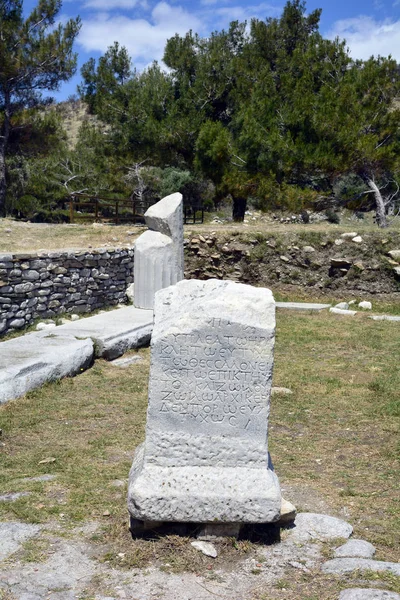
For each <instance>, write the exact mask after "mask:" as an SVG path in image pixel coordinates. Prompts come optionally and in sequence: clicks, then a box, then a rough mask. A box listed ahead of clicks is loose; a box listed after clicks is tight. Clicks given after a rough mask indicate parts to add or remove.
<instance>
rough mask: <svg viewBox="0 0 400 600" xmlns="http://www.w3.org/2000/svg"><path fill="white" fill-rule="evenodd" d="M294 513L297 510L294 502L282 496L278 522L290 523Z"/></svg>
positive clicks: (294, 516)
mask: <svg viewBox="0 0 400 600" xmlns="http://www.w3.org/2000/svg"><path fill="white" fill-rule="evenodd" d="M296 513H297V511H296V507H295V506H294V504H292V503H291V502H289V501H288V500H285V498H283V497H282V502H281V516H280V519H279V523H290V522H292V521H294V520H295V518H296Z"/></svg>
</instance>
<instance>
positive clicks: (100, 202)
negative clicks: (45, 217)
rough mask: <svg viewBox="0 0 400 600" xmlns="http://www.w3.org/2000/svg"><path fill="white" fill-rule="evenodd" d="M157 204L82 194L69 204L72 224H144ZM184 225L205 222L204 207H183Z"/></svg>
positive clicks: (187, 205) (147, 201) (73, 198)
mask: <svg viewBox="0 0 400 600" xmlns="http://www.w3.org/2000/svg"><path fill="white" fill-rule="evenodd" d="M153 204H155V202H154V201H149V200H136V199H135V200H130V199H120V200H110V199H109V198H100V197H98V196H96V197H94V196H88V195H85V194H80V195H79V196H73V197H72V199H71V200H70V202H69V219H70V223H77V222H100V223H115V225H119V224H120V223H134V224H139V223H144V213H145V212H146V210H147V209H148V208H149V207H150V206H152V205H153ZM183 215H184V223H185V225H186V224H198V223H203V222H204V209H203V207H202V206H200V207H193V206H191V205H189V204H184V205H183Z"/></svg>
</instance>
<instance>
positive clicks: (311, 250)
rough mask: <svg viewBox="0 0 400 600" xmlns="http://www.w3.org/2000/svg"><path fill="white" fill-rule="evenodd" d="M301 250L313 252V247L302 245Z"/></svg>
mask: <svg viewBox="0 0 400 600" xmlns="http://www.w3.org/2000/svg"><path fill="white" fill-rule="evenodd" d="M303 252H307V253H310V252H315V248H313V247H312V246H304V248H303Z"/></svg>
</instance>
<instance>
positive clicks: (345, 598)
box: [339, 588, 400, 600]
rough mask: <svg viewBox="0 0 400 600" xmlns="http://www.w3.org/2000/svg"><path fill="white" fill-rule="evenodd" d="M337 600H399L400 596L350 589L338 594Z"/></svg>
mask: <svg viewBox="0 0 400 600" xmlns="http://www.w3.org/2000/svg"><path fill="white" fill-rule="evenodd" d="M339 600H400V595H399V594H396V592H389V591H386V590H372V589H368V588H367V589H364V588H351V589H348V590H343V591H342V592H340V596H339Z"/></svg>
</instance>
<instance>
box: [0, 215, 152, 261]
mask: <svg viewBox="0 0 400 600" xmlns="http://www.w3.org/2000/svg"><path fill="white" fill-rule="evenodd" d="M144 230H145V228H144V227H141V226H137V225H133V224H132V223H131V224H129V225H118V226H115V225H107V224H100V223H94V224H76V225H75V224H73V225H69V224H66V223H63V224H48V223H27V222H24V221H16V220H13V219H0V252H12V253H18V252H19V253H24V252H36V251H38V250H42V251H47V250H48V251H51V250H65V249H66V248H79V249H86V248H87V249H90V248H101V247H105V246H110V247H114V246H116V247H120V246H122V247H127V246H131V245H132V243H133V242H134V240H135V239H136V238H137V237H138V235H140V234H141V233H142V232H143V231H144Z"/></svg>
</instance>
